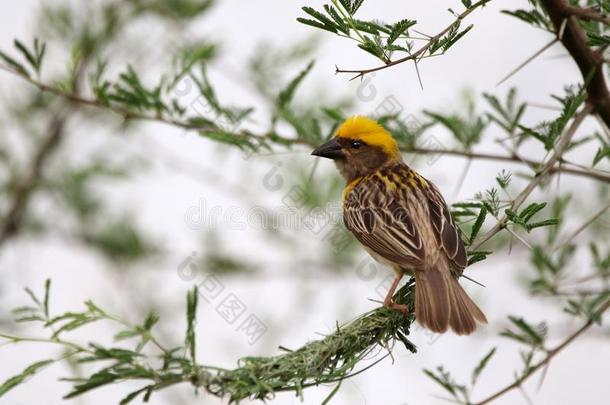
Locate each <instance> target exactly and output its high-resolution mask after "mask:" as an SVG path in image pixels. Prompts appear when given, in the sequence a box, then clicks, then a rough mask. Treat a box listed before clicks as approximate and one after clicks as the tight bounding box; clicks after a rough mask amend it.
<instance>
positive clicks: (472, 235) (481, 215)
mask: <svg viewBox="0 0 610 405" xmlns="http://www.w3.org/2000/svg"><path fill="white" fill-rule="evenodd" d="M486 216H487V208H486V207H485V206H483V207H481V210H480V211H479V215H478V216H477V219H476V221H475V223H474V225H473V226H472V231H471V232H470V238H469V244H470V245H472V242H473V241H474V238H476V236H477V235H478V234H479V231H480V230H481V227H482V226H483V223H484V222H485V217H486Z"/></svg>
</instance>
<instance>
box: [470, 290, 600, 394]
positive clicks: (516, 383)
mask: <svg viewBox="0 0 610 405" xmlns="http://www.w3.org/2000/svg"><path fill="white" fill-rule="evenodd" d="M608 308H610V301H607V302H606V303H605V304H604V305H603V306H602V307H601V309H600V310H599V311H598V314H599V316H600V317H601V316H602V315H603V314H604V312H606V310H607V309H608ZM594 323H595V320H594V319H589V320H588V321H587V322H586V323H585V324H584V325H583V326H582V327H581V328H580V329H578V330H577V331H576V332H574V333H573V334H571V335H570V336H568V338H567V339H566V340H564V341H563V342H561V343H560V344H559V345H558V346H557V347H555V348H554V349H551V350H550V351H549V352H548V353H547V355H546V357H545V358H544V359H542V360H541V361H540V362H539V363H537V364H536V365H534V366H532V367H531V368H530V369H529V370H528V372H527V373H525V374H523V375H522V376H521V377H519V378H517V379H516V380H515V381H514V382H513V383H512V384H509V385H507V386H506V387H504V388H502V389H501V390H500V391H498V392H496V393H495V394H493V395H490V396H489V397H487V398H485V399H484V400H482V401H480V402H476V403H475V404H473V405H484V404H487V403H490V402H492V401H494V400H496V399H498V398H499V397H501V396H502V395H504V394H506V393H508V392H510V391H512V390H514V389H516V388H519V387H521V385H522V384H523V383H524V382H525V381H526V380H527V379H528V378H529V377H531V376H532V375H534V374H535V373H536V371H538V370H539V369H540V368H542V367H544V366H545V365H547V364H548V363H550V362H551V360H553V358H554V357H555V356H556V355H557V354H559V353H560V352H561V351H562V350H563V349H565V348H566V347H567V346H568V345H569V344H570V343H572V342H573V341H574V340H576V338H578V337H579V336H580V335H582V334H583V333H584V332H585V331H587V329H589V328H590V327H591V326H593V324H594Z"/></svg>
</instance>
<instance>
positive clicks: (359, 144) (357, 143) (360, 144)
mask: <svg viewBox="0 0 610 405" xmlns="http://www.w3.org/2000/svg"><path fill="white" fill-rule="evenodd" d="M362 145H364V142H360V141H354V142H352V148H354V149H358V148H359V147H361V146H362Z"/></svg>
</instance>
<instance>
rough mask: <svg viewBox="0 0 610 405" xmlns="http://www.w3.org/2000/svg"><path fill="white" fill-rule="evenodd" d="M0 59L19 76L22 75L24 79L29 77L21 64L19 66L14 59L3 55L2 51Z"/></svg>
mask: <svg viewBox="0 0 610 405" xmlns="http://www.w3.org/2000/svg"><path fill="white" fill-rule="evenodd" d="M0 59H2V60H3V61H4V62H5V63H6V64H7V65H9V66H10V67H11V68H13V69H14V70H15V71H17V72H18V73H20V74H21V75H23V76H25V77H30V74H29V73H28V71H27V69H26V68H25V67H24V66H23V65H22V64H20V63H19V62H17V61H16V60H15V59H13V58H11V57H10V56H8V55H7V54H5V53H4V52H2V51H0Z"/></svg>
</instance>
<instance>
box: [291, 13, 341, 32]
mask: <svg viewBox="0 0 610 405" xmlns="http://www.w3.org/2000/svg"><path fill="white" fill-rule="evenodd" d="M297 21H298V22H300V23H301V24H305V25H309V26H310V27H315V28H320V29H322V30H326V31H329V32H332V33H333V34H336V33H337V29H336V28H335V27H329V26H327V25H324V24H322V23H320V22H318V21H314V20H310V19H308V18H303V17H297Z"/></svg>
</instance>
